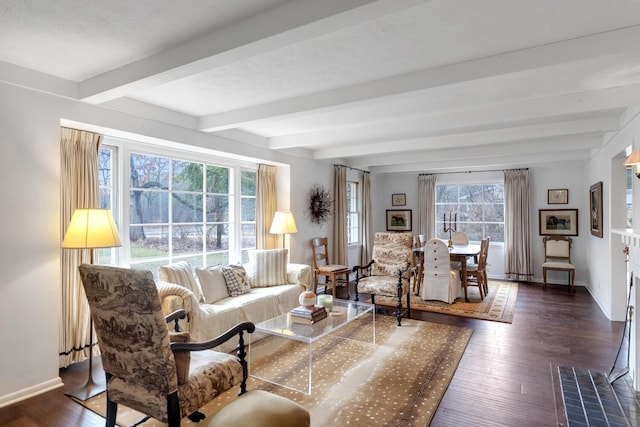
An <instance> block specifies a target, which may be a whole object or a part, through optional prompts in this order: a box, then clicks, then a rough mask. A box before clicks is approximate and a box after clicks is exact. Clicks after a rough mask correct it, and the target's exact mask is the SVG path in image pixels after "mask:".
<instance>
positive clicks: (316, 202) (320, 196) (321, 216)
mask: <svg viewBox="0 0 640 427" xmlns="http://www.w3.org/2000/svg"><path fill="white" fill-rule="evenodd" d="M308 210H309V218H310V219H311V222H312V223H313V224H317V225H321V224H323V223H325V222H326V221H327V220H328V219H329V218H330V217H331V214H332V213H333V200H332V199H331V193H329V190H327V189H326V188H325V187H324V186H322V185H320V184H315V185H314V186H313V187H311V190H309V209H308Z"/></svg>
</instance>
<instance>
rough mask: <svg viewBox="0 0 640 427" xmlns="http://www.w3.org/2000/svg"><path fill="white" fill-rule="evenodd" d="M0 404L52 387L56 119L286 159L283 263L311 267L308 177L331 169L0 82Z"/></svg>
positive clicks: (319, 178) (56, 292)
mask: <svg viewBox="0 0 640 427" xmlns="http://www.w3.org/2000/svg"><path fill="white" fill-rule="evenodd" d="M0 112H1V113H0V144H1V146H2V148H3V153H2V154H3V155H2V156H0V170H1V171H2V172H1V173H2V179H1V180H0V194H2V198H3V203H2V204H1V206H0V221H1V222H2V224H4V226H5V227H4V230H3V232H2V238H1V240H0V249H1V255H2V256H1V257H0V260H1V261H0V262H1V263H2V265H1V266H0V267H1V268H0V313H2V315H3V318H4V319H6V325H5V327H3V328H0V342H1V343H2V345H1V346H0V366H1V367H2V368H1V369H2V380H1V381H0V406H4V405H7V404H9V403H11V402H13V401H15V400H20V399H22V398H25V397H28V396H30V395H31V394H34V393H38V392H42V391H44V390H47V389H49V388H53V387H57V386H59V385H60V380H59V377H58V352H59V349H58V345H59V344H58V343H59V332H58V325H59V320H60V319H59V316H60V315H59V313H60V308H59V305H60V241H61V236H60V214H59V212H60V185H59V182H60V167H59V164H60V150H59V140H60V121H61V120H62V119H65V120H70V121H74V122H81V123H89V124H93V125H95V126H96V127H98V128H104V129H117V130H121V131H123V132H124V133H123V134H121V136H130V137H132V136H133V135H143V136H145V137H150V138H158V139H163V140H170V141H175V142H180V143H187V144H191V145H194V146H196V147H200V148H206V149H212V150H217V151H220V152H224V153H233V154H235V155H238V156H244V157H248V158H252V159H255V160H260V159H262V160H264V161H270V162H279V163H284V164H289V165H291V168H290V173H291V198H290V201H289V204H290V207H291V210H292V211H293V213H294V215H295V218H296V223H297V225H298V230H299V231H298V233H297V234H295V235H292V236H291V260H292V262H302V263H306V264H311V262H312V260H311V255H310V253H309V252H310V251H309V250H308V248H309V240H310V238H311V237H313V235H316V234H317V233H316V230H313V229H312V227H311V226H310V224H309V222H308V220H307V219H306V215H305V209H306V197H307V192H308V190H309V188H310V187H311V184H312V183H316V182H319V183H323V184H327V185H328V184H329V183H330V182H332V181H331V180H330V179H329V176H330V174H331V170H332V168H331V167H330V164H328V163H327V162H317V161H312V160H311V159H308V158H303V157H296V156H292V155H287V154H284V153H280V152H276V151H272V150H268V149H266V148H263V147H258V146H255V145H249V144H244V143H241V142H238V141H232V140H229V139H224V138H218V137H213V136H211V135H208V134H205V133H201V132H197V131H194V130H190V129H186V128H181V127H178V126H173V125H169V124H165V123H160V122H154V121H152V120H146V119H142V118H139V117H134V116H130V115H125V114H122V113H118V112H116V111H112V110H108V109H103V108H100V107H96V106H91V105H86V104H83V103H79V102H75V101H72V100H68V99H64V98H58V97H54V96H49V95H45V94H41V93H38V92H33V91H29V90H25V89H22V88H18V87H14V86H10V85H6V84H1V83H0Z"/></svg>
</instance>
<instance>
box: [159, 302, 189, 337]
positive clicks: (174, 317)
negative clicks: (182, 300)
mask: <svg viewBox="0 0 640 427" xmlns="http://www.w3.org/2000/svg"><path fill="white" fill-rule="evenodd" d="M186 316H187V312H186V311H185V310H184V309H182V308H181V309H179V310H176V311H174V312H172V313H169V314H167V315H166V316H165V317H164V320H165V321H166V322H167V323H170V322H174V326H173V330H174V332H180V325H179V324H178V320H179V319H184V318H185V317H186Z"/></svg>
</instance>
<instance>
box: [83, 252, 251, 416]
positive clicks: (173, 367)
mask: <svg viewBox="0 0 640 427" xmlns="http://www.w3.org/2000/svg"><path fill="white" fill-rule="evenodd" d="M79 271H80V277H81V279H82V285H83V287H84V290H85V293H86V295H87V301H88V302H89V308H90V311H91V318H92V320H93V324H94V325H95V330H96V333H97V337H98V344H99V346H100V352H101V357H102V366H103V368H104V371H105V374H106V379H107V419H106V424H105V425H106V426H108V427H113V426H114V425H115V421H116V413H117V410H118V404H123V405H125V406H127V407H129V408H132V409H135V410H137V411H140V412H142V413H144V414H146V415H148V416H150V417H153V418H155V419H157V420H160V421H162V422H165V423H168V425H169V426H170V427H175V426H177V427H179V426H180V420H181V418H182V417H184V416H187V415H189V418H190V419H192V420H194V421H196V420H197V421H199V420H200V419H202V418H204V415H203V414H201V413H200V412H198V409H199V408H201V407H202V406H204V405H205V404H206V403H207V402H209V401H211V400H213V399H214V398H215V397H216V396H218V395H219V394H221V393H222V392H224V391H226V390H229V389H231V388H233V387H235V386H236V385H238V384H239V385H240V391H239V393H238V394H240V395H241V394H244V393H246V392H247V389H246V379H247V375H248V367H247V362H246V360H245V355H246V353H245V345H244V338H243V333H244V332H248V333H251V332H253V331H254V330H255V326H254V325H253V323H250V322H244V323H239V324H238V325H236V326H234V327H233V328H231V329H229V330H228V331H227V332H225V333H224V334H222V335H221V336H219V337H216V338H214V339H211V340H209V341H205V342H186V341H188V333H186V332H183V333H179V334H176V335H175V336H174V337H173V338H175V339H172V337H170V332H169V329H168V327H167V318H165V316H164V314H163V312H162V303H161V302H160V296H159V295H158V290H157V288H156V284H155V282H154V280H153V275H152V274H151V272H150V271H145V270H132V269H127V268H118V267H106V266H98V265H86V264H84V265H81V266H80V267H79ZM180 311H181V312H182V315H184V310H180ZM175 317H176V316H171V315H170V318H169V320H175ZM235 336H238V347H237V348H238V350H237V354H238V356H234V355H232V354H227V353H222V352H217V351H202V350H210V349H212V348H214V347H217V346H219V345H220V344H222V343H224V342H226V341H228V340H230V339H232V338H233V337H235ZM172 341H173V342H172ZM256 416H259V415H256Z"/></svg>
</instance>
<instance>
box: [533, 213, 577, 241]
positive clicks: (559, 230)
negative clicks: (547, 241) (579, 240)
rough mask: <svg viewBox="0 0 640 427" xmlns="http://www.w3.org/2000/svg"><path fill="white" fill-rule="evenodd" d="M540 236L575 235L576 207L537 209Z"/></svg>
mask: <svg viewBox="0 0 640 427" xmlns="http://www.w3.org/2000/svg"><path fill="white" fill-rule="evenodd" d="M538 215H539V226H540V235H541V236H553V235H562V236H577V235H578V209H539V210H538Z"/></svg>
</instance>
